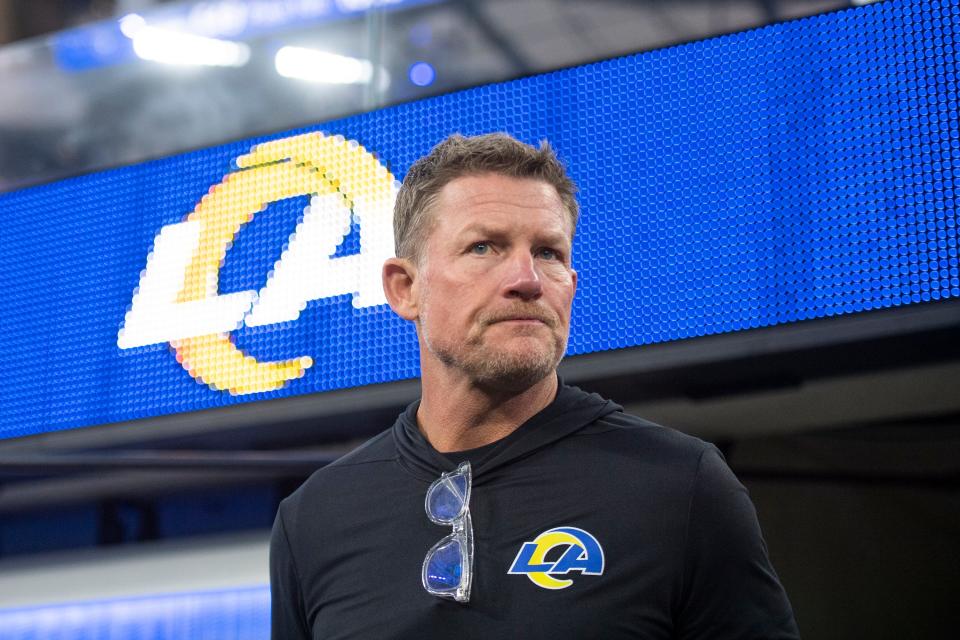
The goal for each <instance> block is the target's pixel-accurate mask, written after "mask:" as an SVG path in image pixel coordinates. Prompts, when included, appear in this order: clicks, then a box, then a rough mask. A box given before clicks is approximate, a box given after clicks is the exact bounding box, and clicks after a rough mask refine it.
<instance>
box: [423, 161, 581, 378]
mask: <svg viewBox="0 0 960 640" xmlns="http://www.w3.org/2000/svg"><path fill="white" fill-rule="evenodd" d="M431 217H432V226H431V231H430V235H429V237H428V238H427V241H426V242H425V243H424V246H423V249H422V254H421V256H420V263H421V264H420V269H419V274H420V275H419V278H420V282H419V294H418V297H419V300H418V304H417V307H418V318H417V321H418V331H419V332H420V338H421V340H422V341H423V343H424V345H425V346H426V350H427V354H425V357H433V358H436V359H437V360H438V361H439V362H440V363H442V364H443V365H445V366H447V367H450V368H453V369H456V370H457V371H458V372H460V373H464V374H466V375H467V376H468V378H469V379H470V380H471V381H472V382H474V383H477V384H480V385H482V386H487V387H491V388H498V389H511V388H513V389H516V388H517V387H523V388H526V387H529V386H530V385H532V384H534V383H536V382H538V381H539V380H542V379H543V378H544V377H545V376H546V375H548V374H550V373H551V372H552V371H554V369H555V368H556V366H557V364H558V363H559V362H560V359H561V358H562V357H563V354H564V352H565V351H566V345H567V335H568V333H569V331H570V304H571V302H572V301H573V294H574V291H575V289H576V283H577V274H576V272H575V271H574V270H573V269H572V268H571V266H570V252H571V235H572V228H571V222H570V216H569V214H568V212H567V210H566V209H565V208H564V206H563V203H562V202H561V201H560V197H559V196H558V195H557V192H556V189H555V188H554V187H553V186H551V185H549V184H547V183H545V182H541V181H538V180H533V179H518V178H510V177H506V176H500V175H496V174H482V175H478V176H465V177H462V178H457V179H456V180H453V181H451V182H450V183H448V184H447V185H446V186H445V187H444V188H443V189H442V190H441V191H440V193H439V194H438V197H437V200H436V202H435V203H434V208H433V211H432V212H431Z"/></svg>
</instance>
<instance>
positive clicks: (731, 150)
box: [0, 0, 960, 437]
mask: <svg viewBox="0 0 960 640" xmlns="http://www.w3.org/2000/svg"><path fill="white" fill-rule="evenodd" d="M958 28H960V10H958V7H957V5H956V3H955V2H949V1H942V0H941V1H937V0H934V1H930V2H922V3H919V2H909V1H896V0H890V1H888V2H881V3H877V4H872V5H868V6H864V7H858V8H851V9H848V10H843V11H839V12H835V13H831V14H826V15H819V16H815V17H811V18H807V19H803V20H799V21H795V22H789V23H783V24H777V25H771V26H767V27H764V28H760V29H756V30H752V31H748V32H744V33H738V34H733V35H728V36H723V37H719V38H713V39H710V40H705V41H701V42H695V43H690V44H686V45H681V46H676V47H672V48H668V49H664V50H658V51H653V52H648V53H643V54H638V55H632V56H627V57H622V58H618V59H614V60H608V61H603V62H598V63H594V64H589V65H585V66H580V67H576V68H572V69H566V70H562V71H557V72H553V73H549V74H544V75H538V76H533V77H529V78H524V79H520V80H515V81H511V82H506V83H501V84H495V85H489V86H483V87H479V88H474V89H469V90H466V91H462V92H458V93H454V94H449V95H444V96H440V97H436V98H431V99H427V100H422V101H418V102H414V103H409V104H403V105H399V106H394V107H390V108H386V109H382V110H379V111H375V112H371V113H366V114H361V115H356V116H352V117H347V118H343V119H340V120H335V121H331V122H325V123H322V124H319V125H317V126H314V127H308V128H304V129H300V130H296V131H291V132H284V133H279V134H275V135H271V136H266V137H261V138H255V139H249V140H243V141H238V142H235V143H232V144H226V145H223V146H219V147H215V148H211V149H204V150H200V151H195V152H191V153H187V154H183V155H180V156H176V157H172V158H167V159H162V160H156V161H153V162H148V163H144V164H139V165H135V166H129V167H124V168H119V169H114V170H110V171H105V172H101V173H97V174H93V175H88V176H82V177H77V178H73V179H69V180H64V181H60V182H57V183H54V184H48V185H44V186H40V187H35V188H30V189H26V190H23V191H18V192H14V193H9V194H6V195H3V196H0V211H2V212H3V217H2V219H0V225H2V233H0V266H2V273H3V306H2V310H3V330H2V332H0V362H2V364H3V367H4V370H5V372H6V375H5V377H4V381H3V385H2V391H0V394H2V397H0V398H2V409H0V411H2V413H0V437H15V436H22V435H28V434H34V433H40V432H45V431H53V430H60V429H66V428H73V427H82V426H87V425H96V424H101V423H109V422H118V421H126V420H132V419H136V418H143V417H148V416H158V415H166V414H175V413H179V412H187V411H195V410H199V409H205V408H210V407H217V406H222V405H227V404H233V403H242V402H253V401H258V400H263V399H268V398H276V397H283V396H290V395H299V394H306V393H314V392H321V391H326V390H332V389H341V388H346V387H355V386H360V385H369V384H375V383H381V382H387V381H393V380H400V379H406V378H411V377H415V376H416V375H417V374H418V356H417V345H416V338H415V333H414V329H413V327H412V326H411V325H409V324H407V323H406V322H404V321H402V320H400V319H399V318H397V317H395V316H394V315H393V314H392V313H391V311H390V309H389V307H387V306H386V304H385V303H384V302H385V301H384V297H383V293H382V291H381V289H380V275H379V273H380V264H381V263H382V261H383V259H384V258H385V257H386V256H388V255H390V254H391V252H392V246H393V237H392V229H391V224H390V219H391V207H392V201H393V198H394V195H395V193H396V189H397V181H398V180H400V179H402V177H403V175H404V173H405V172H406V170H407V169H408V167H409V166H410V165H411V163H412V162H413V161H414V160H415V159H416V158H418V157H420V156H422V155H423V154H425V153H426V152H428V151H429V149H430V148H431V147H432V146H433V145H434V144H436V143H437V142H439V141H440V140H441V139H442V138H444V137H445V136H446V135H448V134H449V133H452V132H461V133H464V134H478V133H483V132H490V131H507V132H510V133H512V134H513V135H515V136H517V137H519V138H520V139H522V140H524V141H527V142H531V143H536V142H537V141H538V140H540V139H543V138H546V139H549V140H550V142H551V144H552V145H553V146H554V147H555V148H556V149H557V150H558V152H559V154H560V156H561V157H562V159H563V160H564V161H565V162H566V163H567V164H568V166H569V169H570V172H571V174H572V176H573V178H574V179H575V180H576V182H577V183H578V184H579V186H580V196H579V197H580V202H581V205H582V218H581V222H580V226H579V229H578V232H577V238H576V242H575V248H574V257H573V261H574V266H575V267H576V269H577V270H578V272H579V289H578V293H577V297H576V300H575V302H574V309H573V326H572V331H571V338H570V343H569V347H568V353H569V354H583V353H589V352H597V351H604V350H611V349H620V348H626V347H636V346H640V345H646V344H652V343H662V342H668V341H674V340H682V339H685V338H690V337H694V336H704V335H712V334H721V333H727V332H736V331H742V330H746V329H750V328H754V327H766V326H773V325H779V324H783V323H791V322H797V321H803V320H808V319H813V318H823V317H827V316H835V315H841V314H852V313H860V312H867V311H870V310H873V309H880V308H885V307H896V306H902V305H910V304H917V303H928V302H931V303H932V302H935V301H939V300H945V299H949V298H956V297H958V296H960V274H958V260H957V217H958V216H957V212H956V192H955V189H956V184H955V176H956V167H957V162H958V160H960V118H958V112H957V111H958V109H957V78H956V73H957V64H956V61H957V51H956V44H957V42H956V32H957V29H958Z"/></svg>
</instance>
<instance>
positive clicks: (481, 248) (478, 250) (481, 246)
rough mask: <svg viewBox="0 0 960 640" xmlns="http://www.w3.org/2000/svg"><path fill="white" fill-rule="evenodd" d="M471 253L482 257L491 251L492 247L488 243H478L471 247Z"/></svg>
mask: <svg viewBox="0 0 960 640" xmlns="http://www.w3.org/2000/svg"><path fill="white" fill-rule="evenodd" d="M470 251H471V252H473V253H475V254H477V255H478V256H482V255H483V254H485V253H487V252H489V251H490V245H489V244H487V243H486V242H476V243H474V244H473V246H472V247H470Z"/></svg>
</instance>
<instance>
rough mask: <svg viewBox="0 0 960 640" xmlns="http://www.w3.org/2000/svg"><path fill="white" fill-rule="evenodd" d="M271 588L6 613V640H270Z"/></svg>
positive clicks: (0, 620)
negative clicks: (196, 639) (188, 639)
mask: <svg viewBox="0 0 960 640" xmlns="http://www.w3.org/2000/svg"><path fill="white" fill-rule="evenodd" d="M269 637H270V588H269V587H268V586H266V585H258V586H251V587H246V588H235V589H228V590H223V591H200V592H189V593H169V594H158V595H151V596H142V597H135V598H116V599H111V600H94V601H79V602H70V603H63V604H51V605H44V606H38V607H23V608H16V609H0V640H77V639H78V638H83V639H84V640H114V639H116V638H131V639H132V638H136V639H137V640H183V639H185V638H203V639H204V640H264V639H265V638H269Z"/></svg>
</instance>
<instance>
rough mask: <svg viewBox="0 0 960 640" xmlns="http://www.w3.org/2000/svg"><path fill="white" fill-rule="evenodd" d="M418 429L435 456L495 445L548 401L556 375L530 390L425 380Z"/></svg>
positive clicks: (426, 377) (554, 386) (553, 390)
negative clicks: (439, 453)
mask: <svg viewBox="0 0 960 640" xmlns="http://www.w3.org/2000/svg"><path fill="white" fill-rule="evenodd" d="M422 380H423V392H422V395H421V400H420V408H419V409H418V410H417V424H418V426H419V427H420V431H421V432H422V433H423V435H424V437H426V439H427V440H428V441H429V442H430V444H431V445H433V448H434V449H436V450H437V451H439V452H441V453H444V452H448V451H465V450H467V449H475V448H477V447H482V446H484V445H487V444H490V443H491V442H496V441H497V440H500V439H501V438H505V437H506V436H508V435H510V434H511V433H513V432H514V431H515V430H516V429H517V427H519V426H520V425H521V424H523V423H524V422H526V421H527V420H529V419H530V418H532V417H533V416H535V415H536V414H538V413H539V412H540V411H541V410H543V409H544V408H545V407H546V406H547V405H549V404H550V403H551V402H553V399H554V398H555V397H556V395H557V384H558V383H557V376H556V374H555V373H551V374H550V375H548V376H547V377H545V378H544V379H543V380H541V381H540V382H537V383H535V384H534V385H533V386H531V387H530V388H528V389H526V390H524V391H521V392H519V393H517V392H516V391H491V390H489V389H483V388H480V387H478V386H477V385H476V384H474V383H472V382H471V381H469V380H466V379H454V380H445V381H444V382H443V383H442V384H437V383H436V381H434V380H432V379H430V377H428V376H426V375H424V377H423V379H422Z"/></svg>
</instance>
